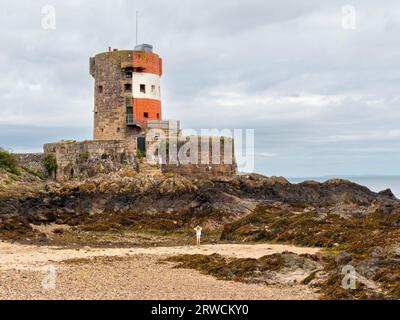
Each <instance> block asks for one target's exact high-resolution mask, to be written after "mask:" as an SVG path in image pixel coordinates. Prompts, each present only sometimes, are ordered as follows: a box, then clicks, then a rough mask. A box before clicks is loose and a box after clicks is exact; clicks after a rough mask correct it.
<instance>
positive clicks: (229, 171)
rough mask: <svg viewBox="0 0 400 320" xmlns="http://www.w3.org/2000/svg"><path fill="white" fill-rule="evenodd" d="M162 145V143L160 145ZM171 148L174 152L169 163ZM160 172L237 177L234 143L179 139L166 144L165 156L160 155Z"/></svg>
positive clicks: (195, 137)
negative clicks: (175, 154) (175, 152)
mask: <svg viewBox="0 0 400 320" xmlns="http://www.w3.org/2000/svg"><path fill="white" fill-rule="evenodd" d="M161 144H162V143H161ZM170 148H173V150H177V156H176V157H175V158H174V159H172V158H171V154H170ZM162 157H165V160H162V165H161V170H162V172H174V173H178V174H182V175H185V174H207V175H234V174H236V173H237V163H236V159H235V150H234V140H233V139H231V138H227V137H208V136H191V137H178V139H177V140H176V142H171V141H170V142H168V144H167V147H166V153H165V155H161V158H162Z"/></svg>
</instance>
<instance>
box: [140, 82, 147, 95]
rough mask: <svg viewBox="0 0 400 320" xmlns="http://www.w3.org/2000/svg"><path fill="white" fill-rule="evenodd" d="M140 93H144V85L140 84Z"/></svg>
mask: <svg viewBox="0 0 400 320" xmlns="http://www.w3.org/2000/svg"><path fill="white" fill-rule="evenodd" d="M140 92H141V93H146V85H145V84H141V85H140Z"/></svg>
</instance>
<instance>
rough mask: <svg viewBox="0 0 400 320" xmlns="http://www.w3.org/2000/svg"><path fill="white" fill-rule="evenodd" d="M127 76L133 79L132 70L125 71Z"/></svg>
mask: <svg viewBox="0 0 400 320" xmlns="http://www.w3.org/2000/svg"><path fill="white" fill-rule="evenodd" d="M125 76H126V78H127V79H132V72H131V71H127V72H126V73H125Z"/></svg>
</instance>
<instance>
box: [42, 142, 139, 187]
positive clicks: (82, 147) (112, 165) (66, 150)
mask: <svg viewBox="0 0 400 320" xmlns="http://www.w3.org/2000/svg"><path fill="white" fill-rule="evenodd" d="M135 151H136V145H134V144H133V143H132V142H128V141H121V140H107V141H104V140H96V141H84V142H59V143H49V144H46V145H45V146H44V152H45V154H46V155H47V154H52V155H53V156H54V157H55V159H56V161H57V170H56V172H55V173H54V175H53V178H55V179H56V180H57V181H67V180H70V179H74V178H86V177H92V176H95V175H96V174H99V173H105V174H107V173H111V172H115V171H118V170H119V169H120V168H121V167H122V166H126V165H128V166H132V168H133V169H134V168H135V165H136V163H135Z"/></svg>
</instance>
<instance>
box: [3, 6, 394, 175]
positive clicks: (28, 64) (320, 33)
mask: <svg viewBox="0 0 400 320" xmlns="http://www.w3.org/2000/svg"><path fill="white" fill-rule="evenodd" d="M45 5H51V6H53V7H54V8H55V10H56V29H55V30H52V29H47V30H46V29H43V27H42V22H43V21H42V20H43V18H44V14H43V13H42V9H43V6H45ZM346 5H347V6H351V8H353V9H354V10H355V12H354V13H355V18H356V19H355V20H351V17H352V15H351V10H350V11H349V9H348V7H347V8H344V9H343V7H344V6H346ZM136 11H139V12H140V28H139V30H140V31H139V42H146V43H150V44H152V45H154V48H155V51H156V52H157V53H159V54H160V55H161V56H162V58H163V59H164V76H163V82H162V91H163V109H164V117H165V118H172V119H180V120H181V122H182V126H183V127H184V128H193V129H198V130H199V129H201V128H218V129H224V128H231V129H233V128H247V129H255V158H256V171H258V172H261V173H264V174H267V175H283V176H288V177H295V176H298V177H305V176H321V175H336V174H343V175H346V174H347V175H349V174H400V172H399V163H400V149H399V147H400V90H399V84H400V68H399V65H400V37H399V34H400V2H399V1H398V0H392V1H391V0H386V1H376V0H375V1H373V0H359V1H356V0H349V2H346V1H334V0H330V1H318V0H315V1H311V0H309V1H307V0H297V1H293V0H276V1H272V0H267V1H265V0H241V1H238V0H219V1H208V0H202V1H177V0H169V1H161V0H160V1H148V0H147V1H132V0H113V1H111V0H109V1H101V0H71V1H56V0H53V1H52V0H46V1H41V0H35V1H21V0H12V1H11V0H1V3H0V17H1V19H0V23H1V28H0V46H1V50H0V70H1V73H2V77H1V79H0V146H2V147H4V148H7V149H12V150H14V151H18V152H23V151H24V152H26V151H28V152H32V151H40V150H41V147H42V144H43V143H45V142H50V141H58V140H60V139H76V140H83V139H90V138H91V132H92V110H93V97H92V96H93V79H92V78H91V76H90V75H89V72H88V60H89V57H90V56H93V55H94V54H96V53H98V52H102V51H106V50H107V48H108V46H112V47H113V48H119V49H133V47H134V45H135V12H136ZM349 19H350V20H349ZM353 22H354V23H353ZM354 27H355V29H354Z"/></svg>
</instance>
